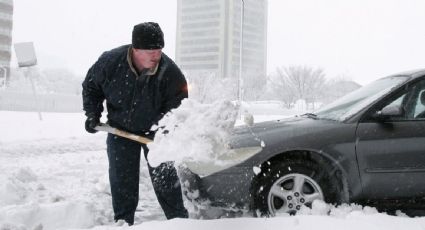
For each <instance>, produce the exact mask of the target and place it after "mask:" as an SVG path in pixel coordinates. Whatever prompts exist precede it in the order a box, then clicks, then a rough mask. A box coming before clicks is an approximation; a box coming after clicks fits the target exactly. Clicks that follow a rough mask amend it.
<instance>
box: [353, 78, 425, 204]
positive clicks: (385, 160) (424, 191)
mask: <svg viewBox="0 0 425 230" xmlns="http://www.w3.org/2000/svg"><path fill="white" fill-rule="evenodd" d="M421 98H422V100H421ZM424 103H425V81H424V80H421V81H416V82H414V83H411V84H408V85H406V86H405V87H402V88H401V89H399V90H397V91H396V92H394V93H392V94H391V95H389V96H388V97H386V98H385V99H383V100H382V101H380V102H378V103H376V104H375V106H374V107H372V109H370V110H369V112H368V113H366V114H365V116H364V117H363V118H362V120H361V121H360V122H359V124H358V129H357V131H356V135H357V144H356V154H357V158H358V164H359V171H360V177H361V181H362V186H363V195H364V197H365V198H367V199H400V198H417V197H425V119H424V118H422V115H420V114H421V113H422V112H423V111H425V105H424ZM390 107H393V108H402V113H401V114H400V115H398V116H397V115H393V116H388V117H387V118H386V119H385V120H377V119H376V117H374V114H376V111H382V109H384V108H390ZM424 117H425V116H424Z"/></svg>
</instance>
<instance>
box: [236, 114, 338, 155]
mask: <svg viewBox="0 0 425 230" xmlns="http://www.w3.org/2000/svg"><path fill="white" fill-rule="evenodd" d="M338 124H341V122H339V121H332V120H320V119H313V118H308V117H304V116H296V117H290V118H285V119H281V120H274V121H266V122H261V123H256V124H254V125H252V126H246V125H244V126H240V127H236V128H235V129H234V131H233V133H232V138H231V141H230V146H231V147H235V148H237V147H242V146H256V145H262V146H263V147H265V145H267V144H273V142H281V141H284V140H290V139H293V138H300V137H306V136H315V135H314V134H315V133H321V132H323V131H325V130H327V129H331V128H332V127H333V126H335V125H338Z"/></svg>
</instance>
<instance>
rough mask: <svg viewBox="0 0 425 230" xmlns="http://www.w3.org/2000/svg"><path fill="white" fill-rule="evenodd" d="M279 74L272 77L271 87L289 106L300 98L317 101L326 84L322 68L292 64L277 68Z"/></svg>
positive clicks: (309, 101) (308, 101)
mask: <svg viewBox="0 0 425 230" xmlns="http://www.w3.org/2000/svg"><path fill="white" fill-rule="evenodd" d="M276 72H277V74H276V75H275V76H274V77H271V79H270V82H271V88H272V91H273V92H274V94H275V95H277V96H278V97H279V98H280V100H282V101H283V102H284V103H285V104H286V105H287V107H288V108H289V107H290V106H291V104H293V103H294V102H295V101H296V100H298V99H303V100H305V101H306V102H307V103H311V104H313V106H314V103H315V102H317V100H318V98H320V97H321V93H322V90H323V89H324V85H325V82H326V80H325V74H324V72H323V70H322V69H320V68H318V69H314V68H312V67H308V66H290V67H286V68H277V70H276Z"/></svg>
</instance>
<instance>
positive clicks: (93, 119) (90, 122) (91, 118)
mask: <svg viewBox="0 0 425 230" xmlns="http://www.w3.org/2000/svg"><path fill="white" fill-rule="evenodd" d="M99 123H100V118H99V117H97V116H95V115H88V116H87V120H86V124H85V128H86V131H87V132H89V133H96V132H97V130H96V129H94V128H95V127H96V126H97V125H98V124H99Z"/></svg>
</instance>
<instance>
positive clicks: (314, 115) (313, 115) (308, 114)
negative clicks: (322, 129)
mask: <svg viewBox="0 0 425 230" xmlns="http://www.w3.org/2000/svg"><path fill="white" fill-rule="evenodd" d="M301 116H305V117H308V118H313V119H317V115H316V114H314V113H304V114H303V115H301Z"/></svg>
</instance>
